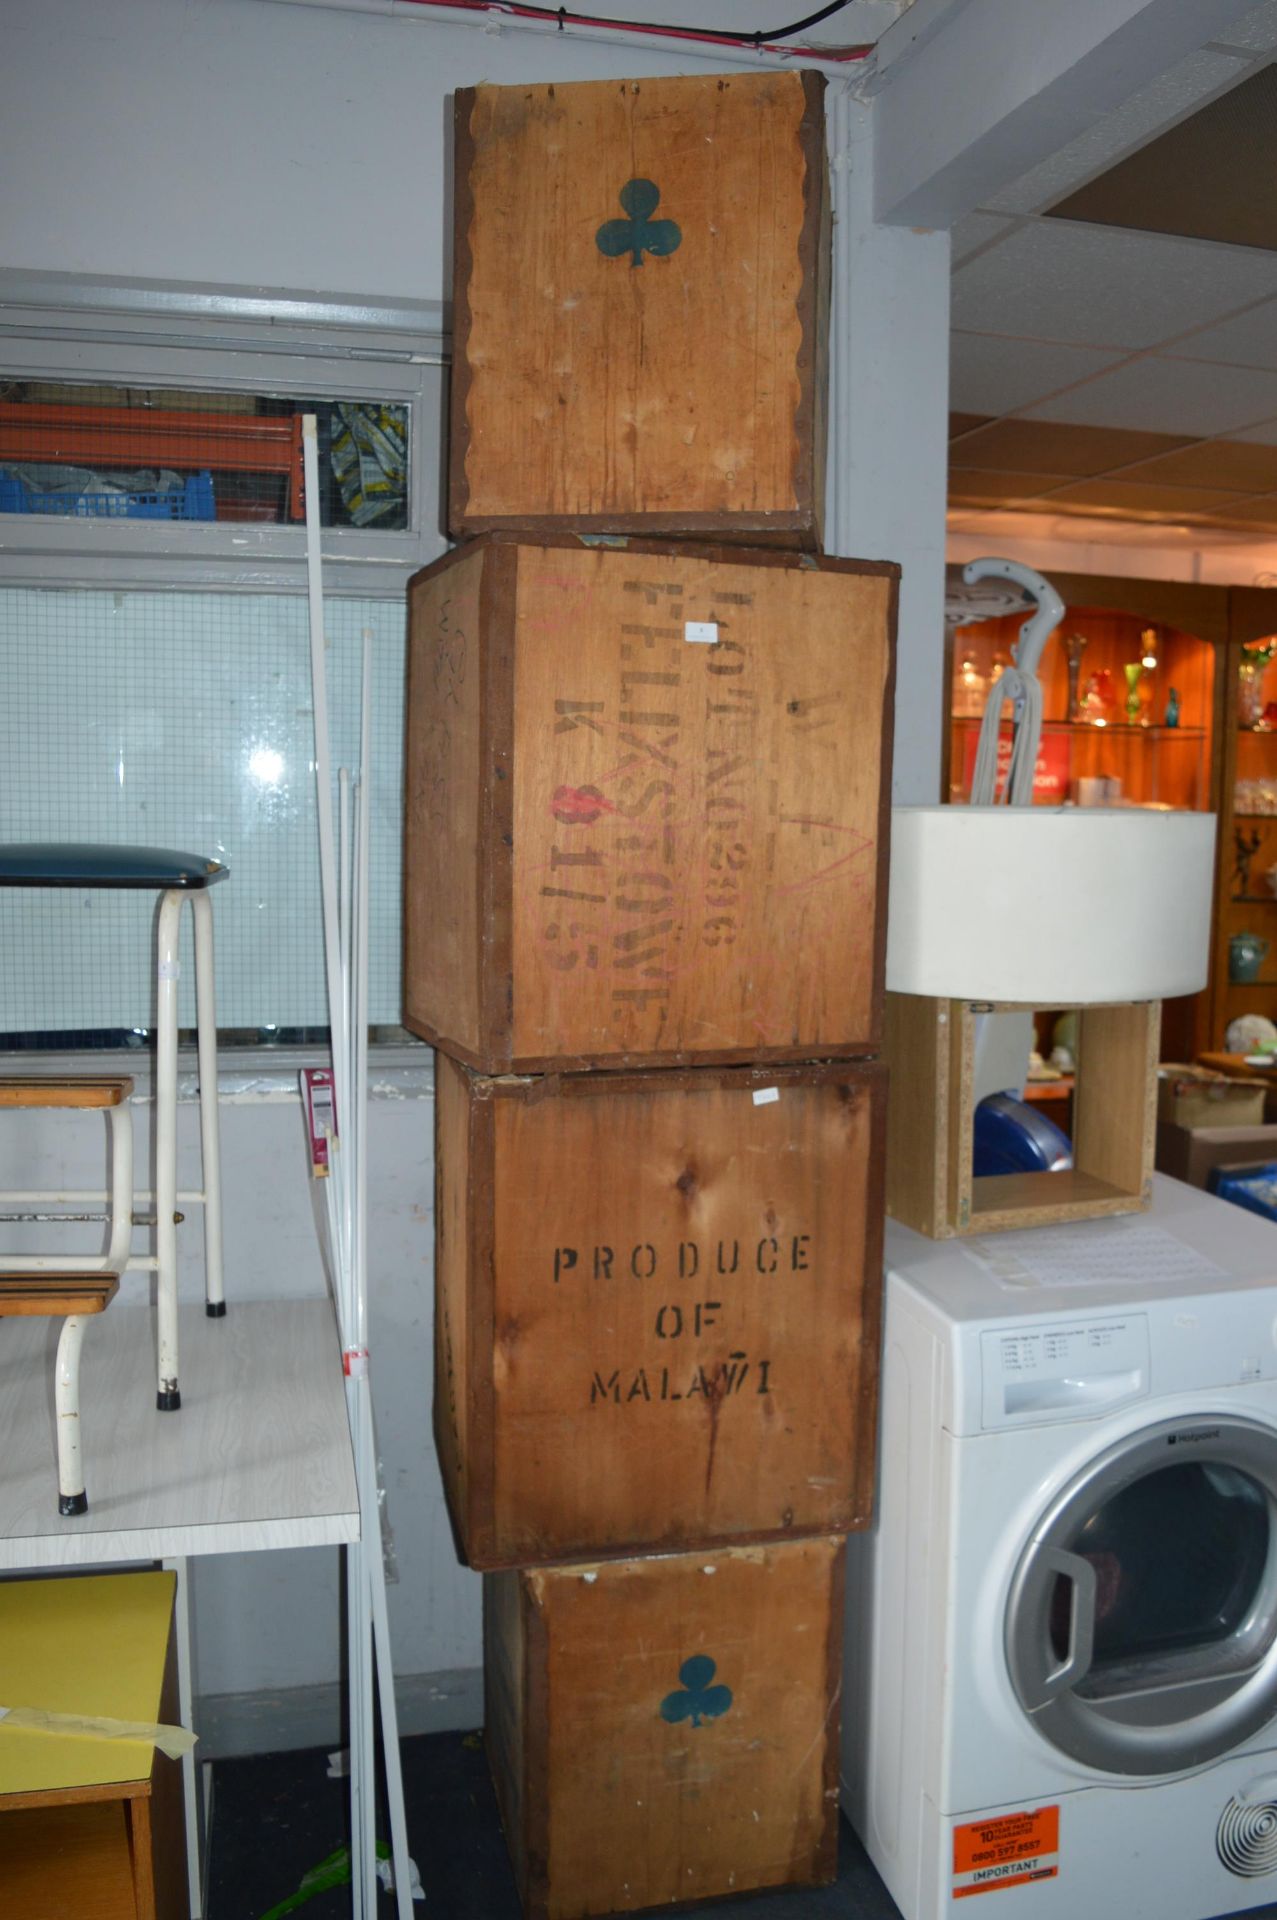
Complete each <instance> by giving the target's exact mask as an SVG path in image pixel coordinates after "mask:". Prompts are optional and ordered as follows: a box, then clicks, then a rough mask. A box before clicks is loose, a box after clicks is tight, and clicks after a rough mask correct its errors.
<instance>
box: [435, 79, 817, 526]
mask: <svg viewBox="0 0 1277 1920" xmlns="http://www.w3.org/2000/svg"><path fill="white" fill-rule="evenodd" d="M823 92H824V81H823V79H822V78H821V77H820V76H819V75H817V74H814V73H763V74H721V75H720V74H702V75H696V76H693V77H684V78H676V79H664V80H626V81H600V82H586V83H576V84H570V85H567V86H559V85H554V86H547V85H534V86H519V87H490V86H484V87H476V88H473V89H470V90H467V91H461V92H458V94H457V99H456V154H455V178H456V204H455V214H454V230H455V262H454V272H453V289H454V292H453V300H454V335H453V356H454V357H453V376H452V429H451V447H452V454H451V471H450V476H449V496H450V525H451V527H452V530H453V532H454V533H455V534H457V535H469V534H474V533H479V532H483V531H485V530H488V529H491V528H497V527H519V528H524V529H527V528H535V527H546V526H572V527H576V528H580V529H582V530H587V531H596V532H603V531H607V532H643V531H647V532H649V533H681V534H698V535H706V534H708V535H713V536H716V537H720V538H724V539H742V540H748V539H753V540H755V541H758V540H764V541H769V540H776V541H779V542H781V543H783V544H785V545H790V546H803V547H815V546H818V545H819V537H820V500H821V492H822V487H823V477H824V473H823V469H824V458H825V455H824V440H825V432H824V416H825V362H826V349H825V334H826V312H827V308H828V278H829V275H828V256H829V242H828V217H829V215H828V193H827V187H826V166H825V135H824V108H823Z"/></svg>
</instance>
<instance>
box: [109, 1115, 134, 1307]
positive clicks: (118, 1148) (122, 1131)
mask: <svg viewBox="0 0 1277 1920" xmlns="http://www.w3.org/2000/svg"><path fill="white" fill-rule="evenodd" d="M107 1124H108V1126H109V1127H110V1130H111V1198H110V1207H111V1243H110V1245H109V1246H108V1248H107V1252H106V1265H107V1268H108V1270H109V1271H110V1272H112V1273H123V1272H124V1269H125V1267H126V1266H127V1265H128V1262H129V1250H130V1248H131V1247H132V1244H133V1112H132V1109H131V1108H130V1106H129V1103H128V1101H127V1100H122V1101H121V1102H120V1104H119V1106H118V1107H108V1108H107Z"/></svg>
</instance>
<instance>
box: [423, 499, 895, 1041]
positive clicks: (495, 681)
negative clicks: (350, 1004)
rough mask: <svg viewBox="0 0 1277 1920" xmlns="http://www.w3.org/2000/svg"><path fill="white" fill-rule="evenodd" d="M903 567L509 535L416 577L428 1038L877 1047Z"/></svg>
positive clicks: (448, 558) (495, 537)
mask: <svg viewBox="0 0 1277 1920" xmlns="http://www.w3.org/2000/svg"><path fill="white" fill-rule="evenodd" d="M898 578H899V569H898V568H897V567H895V566H893V565H890V564H887V563H884V562H874V561H857V560H830V559H823V558H822V559H817V558H814V557H811V556H806V555H804V556H799V555H796V554H785V553H770V552H766V553H759V552H744V551H741V550H739V549H737V550H732V549H730V548H727V549H724V548H689V547H679V546H674V545H671V544H670V543H668V542H664V543H662V542H650V541H629V542H624V543H618V544H615V545H609V546H597V545H589V544H586V543H584V542H583V541H582V540H580V539H579V538H577V537H576V536H573V535H567V536H557V537H556V536H543V537H538V538H535V539H532V538H529V539H523V540H518V539H515V538H514V537H513V536H510V535H504V534H502V535H487V536H485V537H483V538H482V539H480V540H478V541H475V542H474V543H472V544H471V545H470V546H468V547H466V548H464V549H462V550H460V551H458V552H455V553H452V554H449V555H447V556H446V557H445V558H444V559H442V560H440V561H437V562H436V563H435V564H434V565H433V566H431V567H428V568H426V569H425V570H424V571H423V572H421V573H419V574H417V575H416V576H415V577H414V579H413V580H412V582H411V583H410V586H409V663H408V726H407V794H406V821H405V840H404V928H405V932H404V941H405V947H404V1016H403V1017H404V1020H405V1023H406V1024H407V1025H408V1026H409V1027H410V1028H411V1029H412V1030H413V1032H415V1033H418V1034H420V1035H421V1036H422V1037H423V1038H425V1039H427V1040H430V1041H432V1042H433V1043H435V1044H436V1045H438V1046H440V1047H443V1048H445V1049H446V1050H447V1051H448V1052H450V1053H452V1054H453V1055H455V1056H456V1057H457V1058H459V1059H462V1060H465V1061H467V1062H468V1063H469V1064H470V1065H472V1066H476V1067H479V1068H481V1069H483V1070H484V1071H485V1072H497V1073H500V1072H507V1071H510V1070H514V1071H518V1072H537V1071H541V1070H543V1069H545V1068H547V1067H551V1068H552V1067H555V1066H561V1067H573V1068H579V1067H588V1066H660V1065H664V1064H668V1063H670V1062H675V1061H684V1060H695V1061H700V1062H732V1061H764V1062H765V1061H773V1060H776V1061H779V1060H786V1059H811V1058H818V1057H821V1056H826V1055H838V1054H841V1055H854V1054H859V1053H872V1052H874V1051H876V1047H877V1041H878V1035H879V1028H880V1020H881V1008H882V991H883V989H882V982H883V957H884V949H885V927H886V918H885V913H886V886H885V881H886V863H887V852H888V827H889V820H890V808H889V805H888V795H889V786H890V745H889V742H890V737H891V711H892V694H893V669H894V630H895V607H896V589H897V582H898Z"/></svg>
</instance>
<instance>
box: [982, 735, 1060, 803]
mask: <svg viewBox="0 0 1277 1920" xmlns="http://www.w3.org/2000/svg"><path fill="white" fill-rule="evenodd" d="M979 745H980V730H979V728H978V727H969V728H968V729H967V737H966V741H965V743H964V751H963V761H962V791H963V792H964V793H970V791H971V782H972V780H973V779H974V778H975V757H976V753H977V751H978V749H979ZM1010 765H1011V735H1010V733H1009V732H1007V733H1000V734H999V735H998V777H997V783H996V787H995V792H996V793H997V794H998V796H999V797H1001V794H1002V791H1003V789H1004V787H1005V786H1006V780H1007V768H1008V767H1009V766H1010ZM1068 797H1069V739H1068V735H1067V734H1063V733H1047V734H1043V736H1042V739H1041V740H1040V741H1039V743H1038V761H1037V765H1036V767H1035V768H1034V769H1033V798H1034V800H1035V802H1041V804H1042V805H1043V806H1048V807H1058V806H1059V805H1060V804H1061V802H1063V801H1065V800H1067V799H1068Z"/></svg>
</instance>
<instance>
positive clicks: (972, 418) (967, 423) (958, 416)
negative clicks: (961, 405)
mask: <svg viewBox="0 0 1277 1920" xmlns="http://www.w3.org/2000/svg"><path fill="white" fill-rule="evenodd" d="M988 418H989V416H988V414H987V413H951V414H950V415H949V438H950V439H951V440H956V439H957V438H958V435H959V434H961V433H974V432H975V430H976V428H977V427H982V426H984V425H985V423H986V421H987V420H988Z"/></svg>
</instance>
